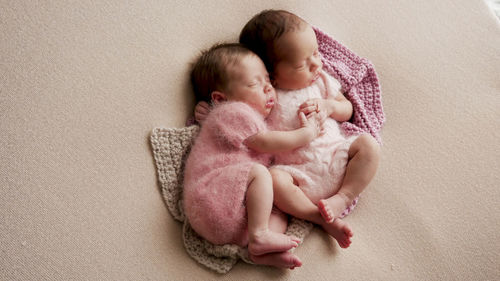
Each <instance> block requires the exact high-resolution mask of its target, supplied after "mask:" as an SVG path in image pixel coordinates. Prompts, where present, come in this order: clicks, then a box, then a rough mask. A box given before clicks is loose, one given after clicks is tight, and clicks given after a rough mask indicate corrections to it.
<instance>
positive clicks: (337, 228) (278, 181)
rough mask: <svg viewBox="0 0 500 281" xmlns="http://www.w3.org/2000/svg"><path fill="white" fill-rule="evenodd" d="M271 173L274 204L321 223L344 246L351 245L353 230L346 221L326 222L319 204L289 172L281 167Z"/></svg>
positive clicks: (294, 214)
mask: <svg viewBox="0 0 500 281" xmlns="http://www.w3.org/2000/svg"><path fill="white" fill-rule="evenodd" d="M271 175H272V176H273V189H274V204H275V205H276V206H277V207H278V208H280V210H282V211H283V212H285V213H288V214H290V215H292V216H294V217H297V218H300V219H304V220H307V221H310V222H313V223H316V224H319V225H321V227H323V229H324V230H325V231H326V232H327V233H328V234H329V235H330V236H332V237H333V238H335V240H337V242H338V243H339V245H340V246H341V247H342V248H347V247H349V245H350V244H351V240H350V238H351V237H352V235H353V232H352V229H351V227H350V226H349V225H348V224H347V223H346V222H344V221H342V220H340V219H339V220H335V221H333V222H326V221H325V220H324V219H323V217H322V216H321V213H320V211H319V209H318V206H316V205H314V203H313V202H312V201H311V200H310V199H309V198H308V197H307V196H306V195H305V194H304V192H303V191H302V189H300V188H299V187H298V186H297V185H296V184H295V183H294V180H293V178H292V176H291V175H290V174H289V173H287V172H284V171H282V170H279V169H271Z"/></svg>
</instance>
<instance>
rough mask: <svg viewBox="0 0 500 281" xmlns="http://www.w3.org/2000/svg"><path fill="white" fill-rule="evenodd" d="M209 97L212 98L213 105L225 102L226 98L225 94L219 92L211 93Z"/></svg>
mask: <svg viewBox="0 0 500 281" xmlns="http://www.w3.org/2000/svg"><path fill="white" fill-rule="evenodd" d="M210 96H211V97H212V102H213V103H214V104H218V103H221V102H224V101H227V97H226V94H224V93H223V92H219V91H213V92H212V93H211V94H210Z"/></svg>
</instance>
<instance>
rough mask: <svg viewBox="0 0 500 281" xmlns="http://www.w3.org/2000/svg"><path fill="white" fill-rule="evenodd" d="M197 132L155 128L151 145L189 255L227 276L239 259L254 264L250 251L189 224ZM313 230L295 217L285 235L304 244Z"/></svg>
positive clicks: (195, 128) (192, 128) (162, 186)
mask: <svg viewBox="0 0 500 281" xmlns="http://www.w3.org/2000/svg"><path fill="white" fill-rule="evenodd" d="M198 132H199V126H196V125H192V126H189V127H184V128H155V129H153V131H152V133H151V145H152V149H153V155H154V159H155V162H156V167H157V171H158V180H159V182H160V185H161V192H162V195H163V199H164V200H165V204H166V205H167V208H168V210H169V211H170V214H172V216H173V217H174V218H175V219H176V220H178V221H180V222H183V223H184V225H183V229H182V238H183V240H184V246H185V248H186V251H187V252H188V254H189V255H190V256H191V257H192V258H193V259H194V260H196V261H197V262H199V263H201V264H202V265H204V266H206V267H208V268H210V269H212V270H215V271H217V272H219V273H227V272H228V271H229V270H231V268H232V267H233V265H234V264H235V263H236V262H237V261H238V260H239V259H242V260H243V261H245V262H247V263H252V262H251V261H250V260H249V259H248V252H247V249H246V248H241V247H239V246H237V245H230V244H228V245H214V244H212V243H210V242H208V241H206V240H205V239H203V238H201V237H200V236H198V234H196V232H195V231H194V230H193V229H192V228H191V226H190V225H189V222H188V221H187V219H186V217H185V216H184V210H183V208H182V181H183V177H184V170H183V169H184V161H185V159H186V157H187V155H188V153H189V150H190V149H191V145H192V143H193V140H194V138H195V137H196V135H197V134H198ZM312 227H313V225H312V224H311V223H308V222H305V221H303V220H298V219H295V218H292V219H291V221H290V223H289V225H288V229H287V231H286V233H287V234H288V235H295V236H297V237H298V238H299V239H300V240H301V241H303V240H304V238H305V237H306V236H307V235H308V234H309V232H310V231H311V229H312Z"/></svg>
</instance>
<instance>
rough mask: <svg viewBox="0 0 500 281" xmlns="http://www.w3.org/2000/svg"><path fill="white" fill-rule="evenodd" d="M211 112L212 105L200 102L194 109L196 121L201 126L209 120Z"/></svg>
mask: <svg viewBox="0 0 500 281" xmlns="http://www.w3.org/2000/svg"><path fill="white" fill-rule="evenodd" d="M209 112H210V105H209V104H208V103H207V102H204V101H200V102H199V103H197V104H196V106H195V107H194V119H195V120H196V121H197V122H198V123H200V124H201V123H203V121H205V119H207V116H208V113H209Z"/></svg>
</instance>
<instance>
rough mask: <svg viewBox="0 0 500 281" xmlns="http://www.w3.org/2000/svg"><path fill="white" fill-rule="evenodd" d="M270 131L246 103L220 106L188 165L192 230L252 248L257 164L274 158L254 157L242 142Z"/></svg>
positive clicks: (216, 241)
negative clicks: (252, 175) (251, 179)
mask: <svg viewBox="0 0 500 281" xmlns="http://www.w3.org/2000/svg"><path fill="white" fill-rule="evenodd" d="M263 130H267V126H266V123H265V122H264V119H263V117H262V115H260V114H259V113H257V112H256V111H255V110H254V109H252V108H251V107H250V106H248V105H247V104H245V103H241V102H227V103H224V104H222V105H218V106H216V107H215V108H214V109H213V110H212V111H211V112H210V114H209V115H208V117H207V119H206V120H205V122H204V123H203V126H202V127H201V131H200V133H199V135H198V137H197V138H196V140H195V142H194V144H193V147H192V149H191V152H190V153H189V156H188V159H187V161H186V167H185V172H184V173H185V174H184V193H183V196H184V210H185V214H186V217H187V219H188V220H189V222H190V224H191V226H192V227H193V229H194V230H195V231H196V232H197V233H198V234H199V235H200V236H202V237H203V238H205V239H206V240H208V241H210V242H212V243H214V244H228V243H231V244H237V245H240V246H246V245H247V244H248V234H247V214H246V208H245V194H246V191H247V182H248V173H249V171H250V169H251V167H252V166H253V165H254V164H255V163H260V164H263V165H265V166H269V164H270V157H271V156H270V155H269V154H257V153H254V152H253V151H250V150H249V149H248V148H247V147H246V146H245V145H244V144H243V141H244V140H245V139H246V138H248V137H249V136H251V135H254V134H256V133H257V132H259V131H263Z"/></svg>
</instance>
